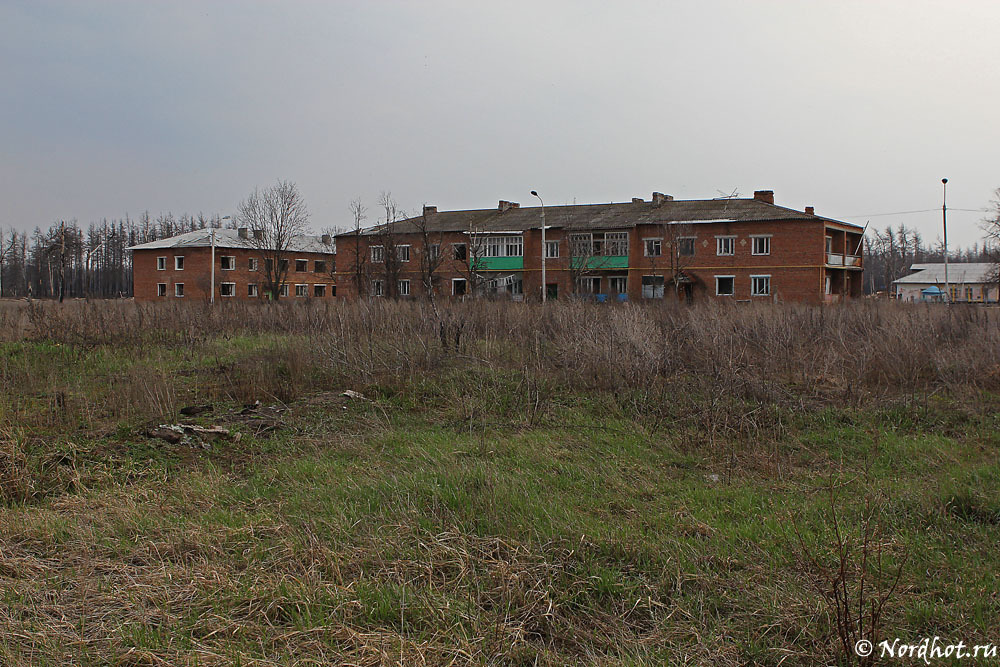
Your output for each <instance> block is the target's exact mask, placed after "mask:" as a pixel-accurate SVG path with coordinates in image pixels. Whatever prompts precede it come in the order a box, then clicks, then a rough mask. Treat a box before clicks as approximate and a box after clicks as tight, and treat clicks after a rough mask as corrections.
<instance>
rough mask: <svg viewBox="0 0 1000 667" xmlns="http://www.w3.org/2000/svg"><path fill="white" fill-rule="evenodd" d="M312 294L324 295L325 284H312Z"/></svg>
mask: <svg viewBox="0 0 1000 667" xmlns="http://www.w3.org/2000/svg"><path fill="white" fill-rule="evenodd" d="M313 296H326V285H313Z"/></svg>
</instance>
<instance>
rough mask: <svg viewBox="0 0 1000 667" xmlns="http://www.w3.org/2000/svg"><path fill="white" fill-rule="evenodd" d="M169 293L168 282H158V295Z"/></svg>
mask: <svg viewBox="0 0 1000 667" xmlns="http://www.w3.org/2000/svg"><path fill="white" fill-rule="evenodd" d="M166 295H167V284H166V283H157V284H156V296H166Z"/></svg>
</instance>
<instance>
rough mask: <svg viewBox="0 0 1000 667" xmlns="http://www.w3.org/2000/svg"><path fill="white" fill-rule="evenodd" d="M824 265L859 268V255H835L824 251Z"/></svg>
mask: <svg viewBox="0 0 1000 667" xmlns="http://www.w3.org/2000/svg"><path fill="white" fill-rule="evenodd" d="M826 265H827V266H845V267H853V268H861V257H860V256H859V255H837V254H834V253H831V252H828V253H826Z"/></svg>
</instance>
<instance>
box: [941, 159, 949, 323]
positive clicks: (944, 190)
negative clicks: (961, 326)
mask: <svg viewBox="0 0 1000 667" xmlns="http://www.w3.org/2000/svg"><path fill="white" fill-rule="evenodd" d="M941 224H942V225H943V226H944V291H945V293H946V294H947V295H948V303H949V304H950V303H951V289H950V288H949V287H948V179H947V178H942V179H941Z"/></svg>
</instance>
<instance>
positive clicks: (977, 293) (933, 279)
mask: <svg viewBox="0 0 1000 667" xmlns="http://www.w3.org/2000/svg"><path fill="white" fill-rule="evenodd" d="M996 269H997V265H996V264H990V263H958V262H948V283H947V286H946V285H945V279H944V263H943V262H942V263H937V264H914V265H912V266H911V267H910V270H911V271H913V273H911V274H910V275H908V276H905V277H903V278H900V279H899V280H894V281H893V282H892V286H893V289H894V291H895V294H896V298H898V299H900V300H901V301H951V302H953V303H989V302H993V303H996V302H997V282H996V278H995V277H994V276H995V274H996Z"/></svg>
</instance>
